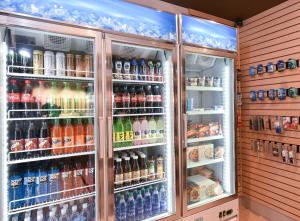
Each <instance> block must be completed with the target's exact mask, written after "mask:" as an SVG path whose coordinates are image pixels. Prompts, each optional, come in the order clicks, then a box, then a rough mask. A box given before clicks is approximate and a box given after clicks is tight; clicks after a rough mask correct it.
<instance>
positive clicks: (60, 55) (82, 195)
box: [0, 27, 103, 221]
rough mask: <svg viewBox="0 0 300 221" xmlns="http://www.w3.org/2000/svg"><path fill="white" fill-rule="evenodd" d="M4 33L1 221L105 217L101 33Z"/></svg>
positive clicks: (16, 30)
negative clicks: (100, 206) (98, 84)
mask: <svg viewBox="0 0 300 221" xmlns="http://www.w3.org/2000/svg"><path fill="white" fill-rule="evenodd" d="M0 32H1V37H2V38H1V39H3V42H1V49H2V50H1V75H0V76H1V86H0V89H1V93H0V94H1V99H2V101H4V102H2V103H3V104H2V103H1V104H2V106H1V162H2V163H1V208H2V211H1V220H3V221H7V220H12V221H15V220H26V221H27V220H28V221H29V220H39V221H41V220H47V219H49V220H51V218H53V217H61V218H62V217H73V218H76V217H78V216H79V214H83V213H84V214H86V215H88V217H89V218H88V220H97V219H99V218H100V215H99V211H98V200H99V185H100V181H99V180H100V179H99V177H98V172H99V171H98V170H99V168H100V165H99V161H98V159H99V158H98V157H97V156H98V155H97V154H99V153H98V150H99V144H98V141H99V136H98V132H99V128H98V124H97V122H98V115H97V113H98V112H97V111H98V107H97V105H98V102H97V98H98V94H99V93H100V92H99V91H98V90H97V88H95V87H96V82H97V78H98V76H97V74H96V72H95V70H96V69H95V68H94V67H95V65H94V64H95V58H96V56H95V55H96V53H95V51H96V49H95V38H94V37H93V36H91V37H90V38H88V37H79V36H71V35H64V34H57V33H49V32H44V31H38V30H31V29H25V28H18V27H1V28H0ZM76 35H77V34H76ZM95 91H96V92H97V91H98V93H97V94H96V96H95ZM101 212H103V211H101Z"/></svg>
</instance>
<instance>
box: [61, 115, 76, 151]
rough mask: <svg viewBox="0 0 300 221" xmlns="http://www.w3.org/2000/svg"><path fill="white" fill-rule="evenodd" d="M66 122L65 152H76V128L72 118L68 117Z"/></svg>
mask: <svg viewBox="0 0 300 221" xmlns="http://www.w3.org/2000/svg"><path fill="white" fill-rule="evenodd" d="M65 122H66V124H65V126H64V128H63V135H64V147H65V149H64V152H65V153H74V128H73V126H72V124H71V119H69V118H68V119H66V121H65Z"/></svg>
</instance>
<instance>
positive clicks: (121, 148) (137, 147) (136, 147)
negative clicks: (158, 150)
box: [113, 138, 167, 152]
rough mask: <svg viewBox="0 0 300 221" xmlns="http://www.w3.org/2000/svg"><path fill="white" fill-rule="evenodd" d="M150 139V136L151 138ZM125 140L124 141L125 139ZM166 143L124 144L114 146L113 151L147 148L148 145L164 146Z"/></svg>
mask: <svg viewBox="0 0 300 221" xmlns="http://www.w3.org/2000/svg"><path fill="white" fill-rule="evenodd" d="M151 139H152V138H151ZM125 142H126V141H125ZM166 144H167V143H151V144H144V145H134V146H125V147H114V149H113V150H114V151H115V152H117V151H124V150H133V149H141V148H148V147H159V146H164V145H166Z"/></svg>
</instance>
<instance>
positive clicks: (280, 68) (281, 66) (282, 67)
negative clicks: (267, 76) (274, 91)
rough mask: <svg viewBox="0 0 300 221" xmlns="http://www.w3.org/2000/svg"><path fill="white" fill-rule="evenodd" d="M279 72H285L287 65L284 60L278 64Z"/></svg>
mask: <svg viewBox="0 0 300 221" xmlns="http://www.w3.org/2000/svg"><path fill="white" fill-rule="evenodd" d="M276 68H277V71H279V72H282V71H284V70H285V63H284V61H283V60H279V61H278V62H277V64H276Z"/></svg>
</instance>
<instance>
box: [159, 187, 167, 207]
mask: <svg viewBox="0 0 300 221" xmlns="http://www.w3.org/2000/svg"><path fill="white" fill-rule="evenodd" d="M159 196H160V212H166V211H167V210H168V199H167V191H166V189H165V186H164V185H161V187H160V190H159Z"/></svg>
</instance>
